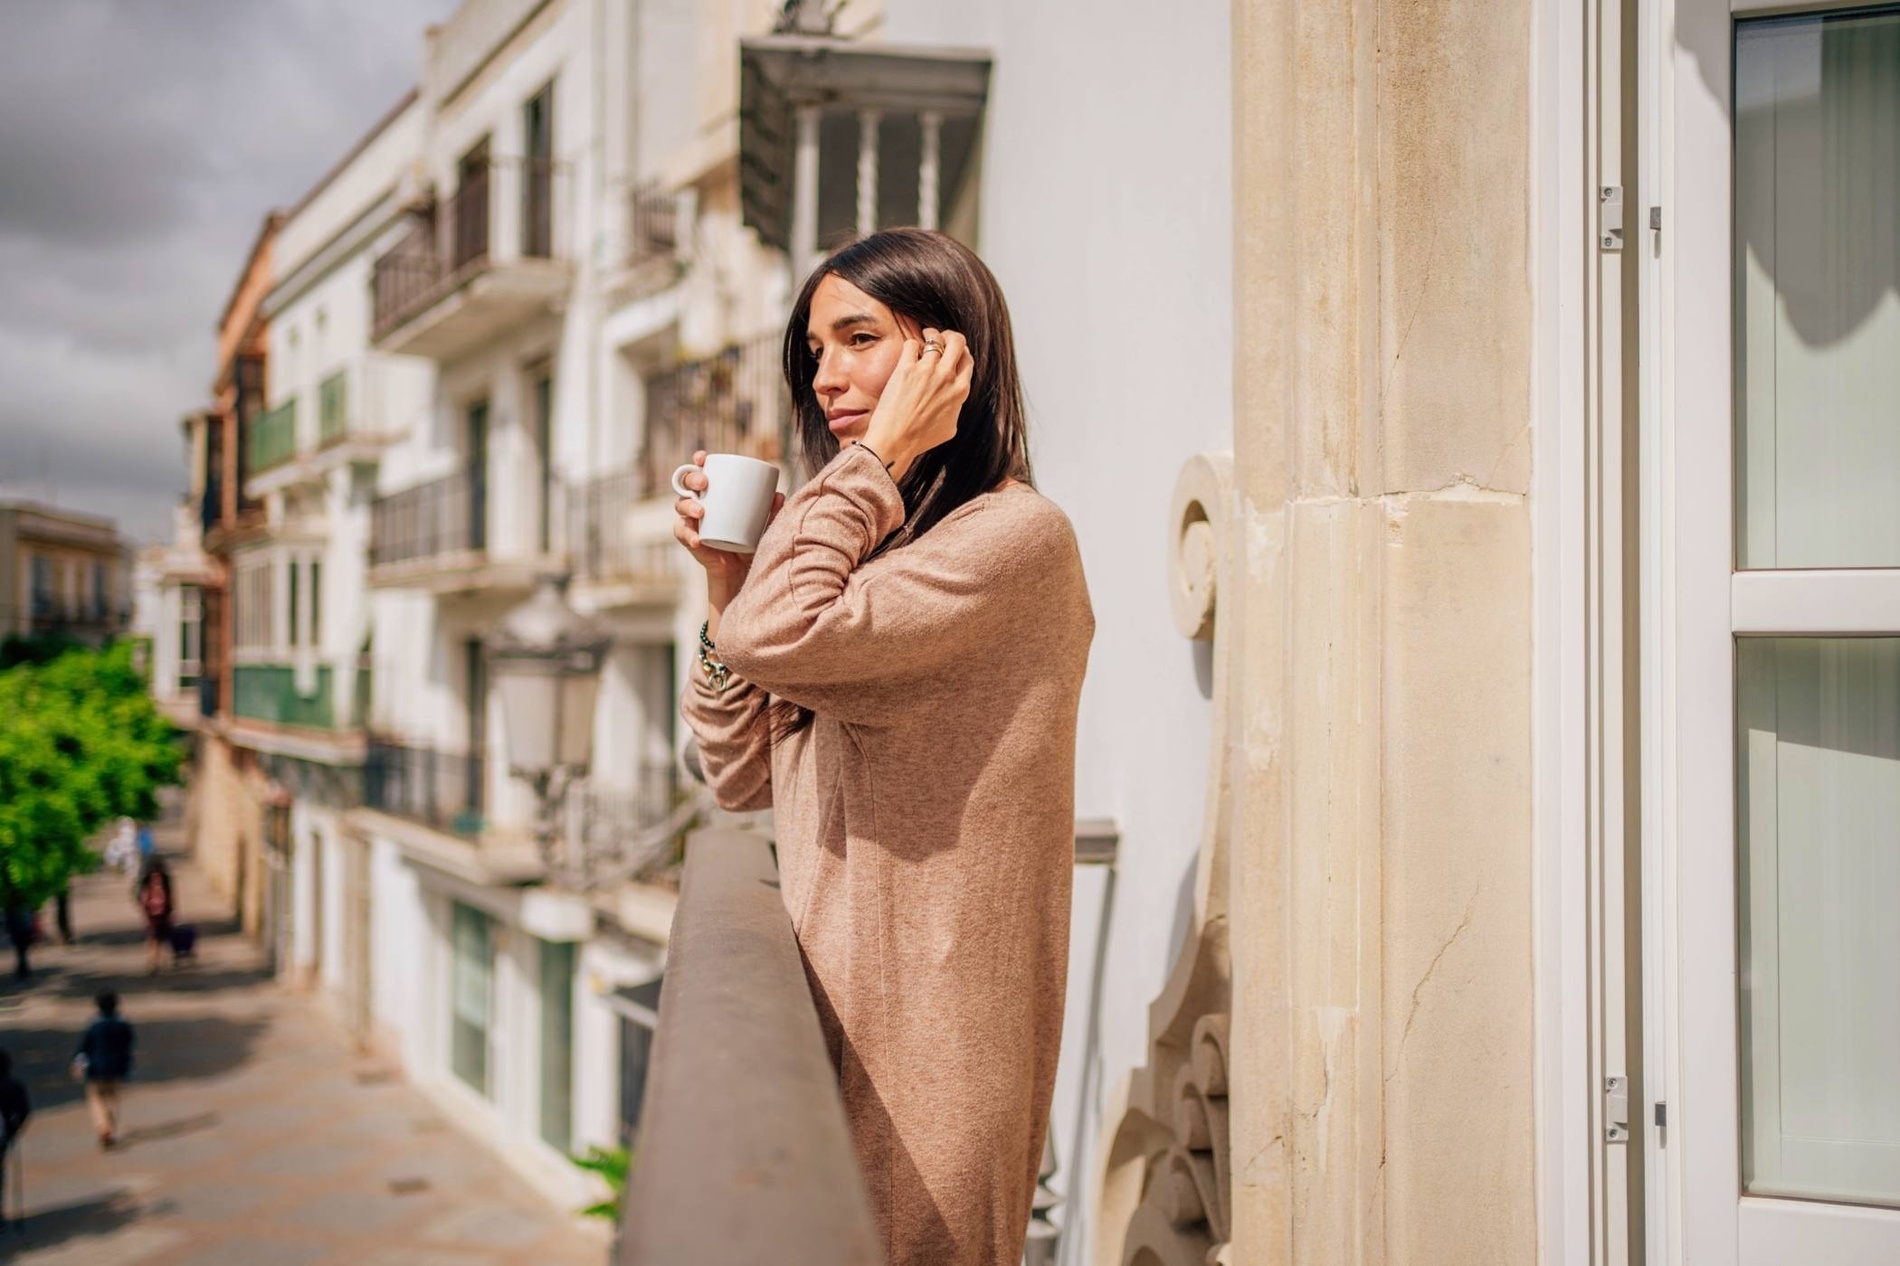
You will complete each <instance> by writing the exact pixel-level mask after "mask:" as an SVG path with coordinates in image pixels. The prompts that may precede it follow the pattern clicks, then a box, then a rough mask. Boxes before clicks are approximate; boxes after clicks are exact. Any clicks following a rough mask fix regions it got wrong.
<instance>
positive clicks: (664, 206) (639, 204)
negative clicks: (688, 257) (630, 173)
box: [627, 185, 679, 268]
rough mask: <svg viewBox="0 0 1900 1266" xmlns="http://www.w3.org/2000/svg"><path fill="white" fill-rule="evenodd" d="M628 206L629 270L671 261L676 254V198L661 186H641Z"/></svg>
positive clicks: (629, 199)
mask: <svg viewBox="0 0 1900 1266" xmlns="http://www.w3.org/2000/svg"><path fill="white" fill-rule="evenodd" d="M628 202H629V203H630V206H629V208H628V225H629V230H630V231H629V239H630V240H629V241H628V243H627V264H628V266H629V267H632V268H639V267H641V266H642V265H645V264H648V263H652V262H654V261H656V260H668V261H670V260H672V259H674V258H675V256H676V255H677V253H678V251H679V195H678V194H676V193H674V192H673V191H672V190H670V189H667V188H664V187H663V186H660V185H643V186H641V187H640V188H638V189H635V190H634V191H633V193H632V194H631V195H630V196H629V198H628Z"/></svg>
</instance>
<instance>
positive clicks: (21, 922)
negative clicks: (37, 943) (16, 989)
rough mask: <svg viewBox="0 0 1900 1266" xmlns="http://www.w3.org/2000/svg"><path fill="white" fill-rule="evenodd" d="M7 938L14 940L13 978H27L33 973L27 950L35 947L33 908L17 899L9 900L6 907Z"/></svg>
mask: <svg viewBox="0 0 1900 1266" xmlns="http://www.w3.org/2000/svg"><path fill="white" fill-rule="evenodd" d="M6 922H7V939H8V940H10V941H12V942H13V978H14V979H15V980H27V979H29V978H31V976H32V975H33V964H32V963H31V962H29V961H28V960H27V952H28V951H29V950H31V949H32V948H33V933H34V928H33V909H32V907H31V906H27V905H22V904H21V903H20V902H19V901H18V900H17V899H15V900H12V901H9V902H8V903H7V908H6Z"/></svg>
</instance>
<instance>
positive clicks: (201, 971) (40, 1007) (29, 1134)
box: [0, 833, 607, 1266]
mask: <svg viewBox="0 0 1900 1266" xmlns="http://www.w3.org/2000/svg"><path fill="white" fill-rule="evenodd" d="M159 841H160V847H161V848H169V847H170V846H171V845H172V844H173V841H171V840H168V839H167V838H166V836H165V834H163V833H161V834H160V836H159ZM172 861H173V874H174V876H175V877H176V879H177V881H178V884H177V887H178V896H179V900H180V906H181V921H182V922H190V923H195V924H197V926H198V928H199V930H200V941H199V950H198V959H199V961H198V964H197V965H196V966H193V967H186V968H184V969H181V970H176V971H170V970H168V971H166V972H163V973H161V974H160V975H158V976H155V977H148V976H146V975H145V974H144V973H145V960H144V948H143V945H142V942H141V940H140V937H141V931H140V925H139V922H138V918H137V913H136V911H135V910H134V908H133V905H132V901H131V896H130V887H129V884H128V883H127V881H126V880H125V879H124V877H123V876H121V875H118V874H116V873H110V874H101V875H94V876H91V877H89V878H87V879H85V880H82V881H81V882H80V883H79V884H78V885H76V886H75V889H74V892H73V927H74V931H75V932H76V933H77V934H78V937H79V943H78V944H77V945H74V946H73V947H71V948H61V947H58V946H39V947H36V949H35V954H34V969H35V979H34V981H33V982H32V984H31V985H30V986H28V987H27V988H26V989H25V990H22V989H20V988H19V987H18V986H16V985H14V984H13V983H12V981H11V978H10V968H11V956H10V955H9V957H8V960H7V966H8V969H9V975H8V979H7V981H6V984H5V985H4V990H3V991H0V1047H5V1048H6V1049H8V1050H10V1051H11V1052H12V1053H13V1057H14V1065H15V1074H16V1075H17V1076H19V1077H20V1078H21V1079H22V1080H24V1081H25V1082H26V1084H27V1088H28V1091H29V1093H31V1095H32V1096H33V1106H34V1109H35V1111H34V1115H33V1120H32V1122H31V1123H30V1124H29V1125H28V1126H27V1129H26V1132H25V1134H24V1135H23V1136H22V1137H21V1140H20V1143H19V1146H18V1150H17V1151H16V1152H15V1154H14V1160H15V1161H16V1162H17V1163H20V1164H22V1165H23V1167H24V1178H25V1191H26V1212H27V1223H26V1234H25V1235H23V1236H16V1235H14V1234H12V1233H11V1232H8V1233H6V1234H5V1235H4V1236H0V1261H17V1262H20V1263H22V1264H23V1266H105V1264H106V1263H110V1264H111V1266H346V1264H347V1266H530V1264H532V1266H570V1264H571V1266H601V1264H602V1263H604V1262H605V1261H606V1256H607V1249H606V1242H607V1239H606V1234H605V1230H604V1226H603V1227H601V1228H594V1227H583V1226H582V1225H581V1224H580V1222H579V1220H578V1219H576V1218H574V1217H572V1216H571V1215H569V1214H568V1213H567V1212H565V1211H563V1210H560V1209H556V1208H553V1207H551V1206H550V1205H548V1204H547V1203H546V1202H545V1201H544V1200H542V1199H541V1198H540V1197H539V1196H538V1195H537V1194H536V1193H535V1192H534V1191H532V1190H531V1189H530V1188H529V1187H528V1186H527V1185H526V1183H524V1182H523V1181H522V1180H520V1179H518V1178H516V1177H515V1176H514V1175H513V1174H512V1173H511V1172H510V1171H509V1170H508V1169H507V1168H506V1166H505V1165H503V1164H502V1162H500V1161H499V1160H498V1159H496V1158H494V1157H493V1156H492V1155H491V1154H490V1153H488V1152H486V1151H485V1150H484V1149H482V1148H481V1147H480V1146H479V1145H477V1144H474V1143H471V1142H470V1141H469V1140H467V1139H466V1138H464V1137H463V1136H462V1135H460V1134H459V1133H458V1132H457V1131H456V1130H455V1129H454V1127H453V1126H452V1125H451V1124H450V1123H449V1122H448V1121H446V1120H445V1119H443V1117H442V1116H441V1115H440V1114H439V1113H438V1112H437V1111H436V1109H435V1108H434V1106H433V1105H432V1104H431V1103H430V1102H429V1101H428V1100H426V1099H425V1098H424V1097H423V1096H422V1095H421V1094H420V1093H419V1092H417V1091H415V1090H414V1089H412V1088H410V1087H408V1086H406V1085H404V1084H403V1083H402V1082H401V1080H400V1079H399V1078H398V1077H397V1076H396V1075H395V1074H394V1072H393V1070H392V1069H390V1068H389V1067H388V1066H386V1065H384V1064H381V1063H374V1062H367V1061H365V1060H363V1059H362V1058H360V1057H358V1056H357V1055H356V1054H355V1053H354V1051H353V1050H352V1049H351V1046H350V1044H349V1042H348V1041H347V1040H346V1039H345V1037H344V1036H343V1034H342V1033H341V1032H340V1031H339V1030H338V1028H337V1027H336V1026H335V1025H334V1024H332V1023H331V1022H330V1021H329V1020H328V1019H327V1018H326V1017H324V1016H323V1015H322V1014H321V1013H320V1012H319V1011H318V1009H317V1008H316V1007H315V1005H313V1004H312V1003H311V1002H310V1001H309V1000H307V999H305V998H302V997H299V996H297V995H295V994H291V993H288V992H286V991H283V990H281V989H279V988H278V987H277V986H276V985H274V984H273V983H271V982H270V981H269V980H267V979H266V978H265V977H264V975H263V973H262V972H261V970H260V968H259V962H260V959H259V955H258V953H257V951H256V950H255V949H254V948H253V947H252V946H251V945H250V944H249V943H248V942H246V941H245V940H244V939H243V938H242V937H240V936H238V935H237V934H236V931H235V929H234V927H233V925H232V924H231V923H230V921H229V920H228V919H225V918H221V916H220V915H219V914H218V913H217V910H218V907H217V904H216V903H215V901H214V900H213V899H212V897H211V894H210V893H209V891H208V889H207V888H206V886H205V885H204V884H203V882H201V881H200V880H199V879H198V877H197V875H196V874H195V873H194V872H193V870H192V868H191V866H190V865H189V863H185V862H182V861H181V859H179V858H177V857H176V856H175V855H174V856H173V858H172ZM50 916H51V907H50V906H49V907H48V922H49V924H50V922H51V917H50ZM101 989H116V990H118V991H119V993H120V995H121V997H122V998H123V1014H124V1015H125V1017H126V1018H127V1019H128V1020H130V1021H131V1022H132V1023H133V1024H134V1025H135V1026H136V1027H137V1030H138V1056H137V1065H136V1067H135V1069H134V1075H133V1079H132V1080H131V1081H130V1082H128V1083H127V1085H126V1091H125V1097H124V1106H123V1111H122V1116H123V1120H122V1122H121V1131H122V1137H123V1142H122V1144H121V1145H120V1147H118V1148H117V1149H115V1150H113V1151H111V1152H101V1151H100V1150H99V1148H98V1144H97V1141H96V1140H95V1138H94V1136H93V1132H92V1128H91V1124H90V1121H89V1120H88V1118H87V1115H86V1105H85V1102H84V1097H83V1095H82V1093H81V1090H80V1087H79V1086H77V1085H75V1084H74V1083H73V1081H72V1080H71V1078H70V1077H69V1075H68V1074H67V1071H66V1069H67V1062H68V1061H69V1060H70V1058H71V1056H72V1052H73V1047H74V1045H75V1043H76V1041H77V1035H78V1033H79V1032H80V1030H81V1028H82V1027H83V1025H84V1024H85V1023H86V1021H87V1019H88V1018H89V1017H90V1015H91V1014H92V1001H91V999H92V996H93V994H95V993H96V992H98V991H99V990H101ZM8 1186H9V1187H11V1186H12V1182H11V1180H9V1183H8ZM7 1201H8V1203H7V1212H8V1214H9V1215H11V1214H12V1213H13V1208H14V1206H13V1204H12V1201H13V1194H12V1192H11V1191H9V1192H8V1193H7Z"/></svg>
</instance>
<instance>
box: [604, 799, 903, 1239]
mask: <svg viewBox="0 0 1900 1266" xmlns="http://www.w3.org/2000/svg"><path fill="white" fill-rule="evenodd" d="M659 1013H660V1023H659V1027H658V1029H657V1030H656V1032H655V1034H654V1041H653V1050H652V1057H651V1062H650V1063H649V1064H648V1066H647V1080H646V1094H645V1096H644V1099H643V1102H644V1105H645V1106H644V1108H643V1110H642V1115H641V1121H640V1135H639V1140H638V1145H637V1149H636V1152H635V1162H634V1168H633V1172H632V1174H631V1176H630V1177H629V1179H628V1182H627V1191H626V1197H625V1200H624V1202H623V1204H622V1208H621V1218H620V1244H619V1248H618V1250H617V1254H616V1266H693V1263H712V1262H774V1263H778V1266H821V1264H822V1266H858V1264H860V1263H861V1264H863V1266H873V1264H874V1263H880V1262H882V1261H883V1256H882V1248H881V1246H880V1244H879V1239H878V1233H877V1227H876V1224H875V1223H874V1222H873V1220H872V1217H871V1206H870V1201H869V1200H868V1198H867V1197H866V1195H865V1190H864V1180H863V1177H862V1176H861V1175H860V1173H859V1171H858V1164H857V1158H856V1156H855V1154H854V1153H853V1152H852V1148H851V1136H850V1133H849V1128H848V1126H847V1125H846V1122H845V1115H844V1101H843V1099H842V1098H841V1097H840V1095H839V1093H838V1077H837V1073H836V1071H835V1070H834V1069H833V1068H832V1066H831V1057H830V1055H829V1053H828V1052H827V1051H826V1049H825V1040H824V1035H823V1033H822V1032H821V1030H820V1029H819V1027H818V1012H817V1009H816V1007H815V1006H814V1005H813V1003H812V996H811V988H810V986H809V985H808V984H807V983H806V979H805V969H804V966H803V963H802V961H801V959H800V958H799V951H798V943H797V941H796V940H795V939H794V938H793V936H792V925H791V920H790V918H789V917H788V916H787V914H786V912H785V902H784V900H783V899H782V898H781V897H780V895H779V886H778V867H777V865H776V864H775V863H774V861H773V857H772V846H771V842H770V841H769V840H768V839H767V838H766V837H765V836H763V835H760V834H757V833H754V832H748V831H736V830H730V829H714V830H705V831H697V832H695V833H694V834H693V836H692V838H691V840H690V841H689V842H688V844H687V846H686V869H685V874H684V876H683V879H682V882H681V886H680V895H679V903H678V905H677V907H676V908H675V912H674V915H673V930H672V935H671V936H670V937H669V939H668V942H667V966H666V982H665V984H664V985H663V986H662V988H661V993H660V1012H659ZM708 1228H716V1233H714V1234H712V1235H710V1236H709V1233H708Z"/></svg>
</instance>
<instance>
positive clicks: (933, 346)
mask: <svg viewBox="0 0 1900 1266" xmlns="http://www.w3.org/2000/svg"><path fill="white" fill-rule="evenodd" d="M924 351H925V352H938V353H941V352H942V351H943V344H942V343H938V342H935V341H930V342H926V343H925V344H924ZM919 354H920V355H921V353H919Z"/></svg>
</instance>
